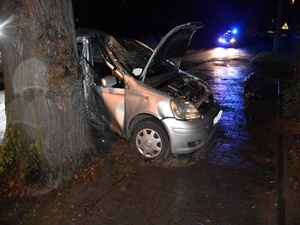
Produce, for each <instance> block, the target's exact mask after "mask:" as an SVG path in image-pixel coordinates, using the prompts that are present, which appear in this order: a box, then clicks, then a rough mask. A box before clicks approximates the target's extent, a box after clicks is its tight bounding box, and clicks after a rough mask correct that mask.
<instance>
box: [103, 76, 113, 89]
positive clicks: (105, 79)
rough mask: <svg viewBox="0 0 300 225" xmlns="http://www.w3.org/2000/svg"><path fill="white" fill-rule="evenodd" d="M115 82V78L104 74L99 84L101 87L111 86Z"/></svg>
mask: <svg viewBox="0 0 300 225" xmlns="http://www.w3.org/2000/svg"><path fill="white" fill-rule="evenodd" d="M116 84H117V79H116V78H115V77H114V76H112V75H108V76H105V77H103V78H102V79H101V85H102V86H103V87H112V86H114V85H116Z"/></svg>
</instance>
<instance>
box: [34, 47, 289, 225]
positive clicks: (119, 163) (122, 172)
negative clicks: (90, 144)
mask: <svg viewBox="0 0 300 225" xmlns="http://www.w3.org/2000/svg"><path fill="white" fill-rule="evenodd" d="M196 54H197V53H195V54H193V53H191V54H190V55H188V56H187V57H186V58H185V61H184V62H183V66H186V67H187V68H188V70H189V71H191V72H193V73H195V74H197V76H199V77H201V78H203V79H205V80H206V81H207V82H208V83H209V84H210V85H211V87H212V89H213V91H214V93H215V96H216V99H217V100H218V101H219V103H220V105H221V108H222V110H223V115H222V118H221V119H220V121H219V124H218V128H217V131H216V134H215V135H214V137H213V139H212V140H211V141H210V142H209V143H208V145H207V146H205V147H204V148H203V149H201V150H200V151H198V152H196V153H193V154H190V155H185V156H171V157H170V158H169V159H167V160H166V161H165V162H163V163H161V164H149V163H146V162H140V161H137V159H136V157H135V156H134V155H133V153H132V152H131V149H130V145H129V143H127V142H126V141H124V140H122V139H119V138H117V137H116V136H114V135H113V134H104V133H103V134H102V136H99V138H102V143H103V146H106V147H109V148H110V149H111V150H110V153H109V155H108V156H106V157H107V158H105V159H103V161H105V162H104V164H106V165H108V166H109V167H108V171H107V172H106V173H105V171H104V170H103V173H102V175H101V176H98V177H97V179H94V180H93V181H89V182H88V183H87V184H85V185H84V186H82V188H81V189H76V190H75V189H74V187H73V188H72V187H71V188H70V189H71V191H70V192H68V194H65V195H64V197H65V198H64V199H65V200H64V204H65V205H67V203H66V201H67V202H68V204H69V203H70V204H71V203H72V204H71V205H72V207H70V208H69V210H65V213H64V214H60V215H59V213H58V212H57V210H56V211H51V210H49V211H51V213H49V211H47V212H46V211H44V212H43V217H40V218H36V220H35V222H33V223H31V224H39V222H40V223H43V224H45V225H47V224H54V223H53V222H54V220H55V224H61V225H63V224H89V225H90V224H102V225H110V224H111V225H112V224H113V225H115V224H124V225H127V224H128V225H135V224H136V225H177V224H178V225H229V224H230V225H235V224H237V225H240V224H243V225H257V224H263V225H269V224H270V225H274V224H281V225H284V224H285V213H284V210H286V209H285V205H284V199H283V197H282V187H281V179H282V167H281V166H280V165H281V164H280V162H281V160H282V159H281V157H282V155H281V154H280V152H281V151H282V143H281V138H280V137H281V131H280V126H279V125H278V113H277V112H278V99H277V96H276V90H277V89H276V85H277V83H276V82H273V81H272V82H271V83H270V84H271V85H270V90H271V91H270V94H267V95H266V96H265V97H263V98H261V99H247V98H245V97H244V95H243V82H244V80H245V78H246V77H247V76H248V75H249V74H251V73H252V72H258V71H259V67H257V66H255V65H253V64H251V63H250V60H249V58H247V59H244V60H241V59H240V58H239V59H230V60H227V59H226V60H225V59H224V58H221V59H217V58H215V59H214V60H211V61H208V62H205V63H203V62H201V63H199V62H197V56H196ZM211 67H214V69H213V70H210V68H211ZM204 74H205V75H204ZM207 74H208V75H207ZM100 148H101V146H100ZM83 193H84V195H83ZM56 203H57V202H56ZM49 204H50V203H49ZM59 205H62V202H59ZM48 207H49V208H50V207H53V205H49V206H48ZM58 207H59V206H58V204H57V205H56V208H58ZM43 210H45V209H43ZM58 211H59V210H58ZM56 212H57V214H55V213H56Z"/></svg>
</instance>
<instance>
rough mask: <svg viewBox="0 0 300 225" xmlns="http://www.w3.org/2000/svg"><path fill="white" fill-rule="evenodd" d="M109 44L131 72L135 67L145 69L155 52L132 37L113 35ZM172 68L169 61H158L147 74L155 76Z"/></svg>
mask: <svg viewBox="0 0 300 225" xmlns="http://www.w3.org/2000/svg"><path fill="white" fill-rule="evenodd" d="M108 46H109V47H110V49H111V51H112V52H113V53H114V56H115V58H116V59H117V60H118V62H119V63H121V64H122V65H123V66H124V67H125V68H126V69H127V70H128V71H129V72H132V71H133V69H135V68H142V69H144V68H145V66H146V65H147V62H148V60H149V59H150V57H151V55H152V53H153V51H152V50H151V49H149V48H147V47H146V46H143V45H142V44H140V43H139V42H137V41H135V40H132V39H125V38H113V37H112V38H110V40H109V42H108ZM171 69H174V68H173V67H172V66H171V64H169V63H168V62H166V61H163V62H158V63H155V64H154V65H153V66H151V67H150V68H149V70H148V72H147V76H155V75H157V74H161V73H162V72H166V71H169V70H171Z"/></svg>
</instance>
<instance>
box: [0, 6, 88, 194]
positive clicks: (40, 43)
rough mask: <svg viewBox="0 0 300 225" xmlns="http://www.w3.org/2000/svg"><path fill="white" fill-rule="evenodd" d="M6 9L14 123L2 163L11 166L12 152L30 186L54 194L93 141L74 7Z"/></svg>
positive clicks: (9, 108) (9, 111)
mask: <svg viewBox="0 0 300 225" xmlns="http://www.w3.org/2000/svg"><path fill="white" fill-rule="evenodd" d="M0 9H1V12H0V13H1V15H0V19H1V20H0V21H2V22H3V21H4V20H6V19H7V21H6V22H8V23H7V24H6V25H5V27H4V30H3V33H4V36H2V37H1V41H0V42H1V43H2V45H1V46H2V47H1V51H2V58H3V69H4V83H5V106H6V116H7V127H6V131H5V137H4V144H3V151H4V153H2V155H6V158H9V157H8V156H7V155H8V153H7V152H8V151H9V152H10V153H11V154H12V156H11V158H12V160H13V162H15V163H16V165H17V166H18V168H19V169H20V173H21V174H22V176H23V178H24V180H25V181H27V182H29V181H31V182H33V183H35V184H36V183H39V184H40V185H39V189H35V191H36V192H38V193H42V192H43V191H45V192H47V191H49V190H51V189H53V188H56V187H57V186H58V185H59V184H60V183H61V182H62V181H64V180H69V179H70V178H72V175H73V172H74V170H75V169H76V167H77V166H78V165H79V164H80V162H81V159H82V157H83V155H84V153H85V152H86V146H87V143H88V139H87V138H88V137H89V133H88V129H87V120H86V116H85V110H84V98H83V94H82V84H81V83H82V82H81V81H82V78H81V75H80V70H79V66H78V58H77V46H76V39H75V38H76V37H75V26H74V19H73V9H72V3H71V0H63V1H62V0H15V1H11V0H1V2H0ZM5 151H6V152H5ZM12 160H11V161H12ZM8 161H9V160H8ZM9 162H10V161H9ZM35 187H37V186H36V185H35Z"/></svg>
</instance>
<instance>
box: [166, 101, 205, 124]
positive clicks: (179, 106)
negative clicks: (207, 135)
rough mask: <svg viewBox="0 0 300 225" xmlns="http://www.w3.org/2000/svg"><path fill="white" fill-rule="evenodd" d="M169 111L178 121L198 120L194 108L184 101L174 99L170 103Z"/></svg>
mask: <svg viewBox="0 0 300 225" xmlns="http://www.w3.org/2000/svg"><path fill="white" fill-rule="evenodd" d="M170 106H171V110H172V112H173V114H174V116H175V118H176V119H178V120H193V119H198V118H200V114H199V111H198V109H197V108H196V106H195V105H194V104H193V103H191V102H189V101H186V100H184V99H180V98H174V99H172V100H171V102H170Z"/></svg>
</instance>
